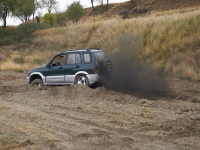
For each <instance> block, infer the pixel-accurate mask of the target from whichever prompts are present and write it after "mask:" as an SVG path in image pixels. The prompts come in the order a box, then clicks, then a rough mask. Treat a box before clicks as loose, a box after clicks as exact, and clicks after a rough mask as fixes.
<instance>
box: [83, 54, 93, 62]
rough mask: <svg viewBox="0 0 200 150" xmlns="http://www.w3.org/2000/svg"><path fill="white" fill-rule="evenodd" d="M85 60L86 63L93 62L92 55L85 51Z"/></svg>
mask: <svg viewBox="0 0 200 150" xmlns="http://www.w3.org/2000/svg"><path fill="white" fill-rule="evenodd" d="M83 56H84V62H85V63H91V62H92V60H91V55H90V54H89V53H84V55H83Z"/></svg>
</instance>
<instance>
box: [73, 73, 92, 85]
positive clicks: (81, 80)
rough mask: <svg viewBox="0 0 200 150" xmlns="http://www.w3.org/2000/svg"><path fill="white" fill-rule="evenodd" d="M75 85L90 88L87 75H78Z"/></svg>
mask: <svg viewBox="0 0 200 150" xmlns="http://www.w3.org/2000/svg"><path fill="white" fill-rule="evenodd" d="M74 83H75V84H83V85H87V86H89V81H88V78H87V77H86V76H85V75H78V76H77V77H76V79H75V82H74Z"/></svg>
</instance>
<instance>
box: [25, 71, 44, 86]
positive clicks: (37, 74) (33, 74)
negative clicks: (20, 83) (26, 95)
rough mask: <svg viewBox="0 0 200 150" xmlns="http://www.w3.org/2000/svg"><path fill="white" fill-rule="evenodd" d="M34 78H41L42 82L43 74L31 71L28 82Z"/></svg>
mask: <svg viewBox="0 0 200 150" xmlns="http://www.w3.org/2000/svg"><path fill="white" fill-rule="evenodd" d="M35 79H41V80H42V81H43V83H44V76H43V75H42V74H41V73H39V72H35V73H32V74H31V75H30V80H29V82H30V83H31V82H32V81H33V80H35Z"/></svg>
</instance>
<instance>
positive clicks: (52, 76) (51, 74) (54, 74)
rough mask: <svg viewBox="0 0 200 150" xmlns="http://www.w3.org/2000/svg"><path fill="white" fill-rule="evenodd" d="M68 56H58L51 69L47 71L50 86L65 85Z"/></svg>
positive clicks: (47, 80) (51, 64) (50, 65)
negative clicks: (65, 67)
mask: <svg viewBox="0 0 200 150" xmlns="http://www.w3.org/2000/svg"><path fill="white" fill-rule="evenodd" d="M65 57H66V55H58V56H56V57H55V58H54V59H53V60H52V61H51V63H50V64H49V67H48V68H47V69H46V83H47V84H49V85H53V84H64V83H65V78H64V60H65Z"/></svg>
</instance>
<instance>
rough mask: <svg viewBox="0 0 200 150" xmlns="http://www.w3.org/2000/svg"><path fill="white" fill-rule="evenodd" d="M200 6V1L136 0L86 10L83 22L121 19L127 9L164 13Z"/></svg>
mask: <svg viewBox="0 0 200 150" xmlns="http://www.w3.org/2000/svg"><path fill="white" fill-rule="evenodd" d="M199 6H200V1H199V0H148V1H147V0H134V1H133V3H131V1H127V2H124V3H115V4H112V3H111V4H109V7H108V9H107V6H106V4H104V5H103V6H102V5H99V6H96V7H94V9H95V10H93V9H92V8H86V10H85V11H86V16H85V17H83V18H82V20H81V21H82V22H85V21H89V20H90V21H91V20H93V21H99V20H105V19H111V18H117V17H119V13H120V11H121V10H123V9H126V10H129V11H132V10H134V9H142V8H148V9H149V10H150V11H151V12H155V13H156V12H159V14H160V12H164V11H170V10H178V11H180V12H181V11H182V10H185V9H187V10H189V9H191V8H196V9H197V8H198V7H199ZM138 15H139V16H140V14H135V15H133V16H138Z"/></svg>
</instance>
